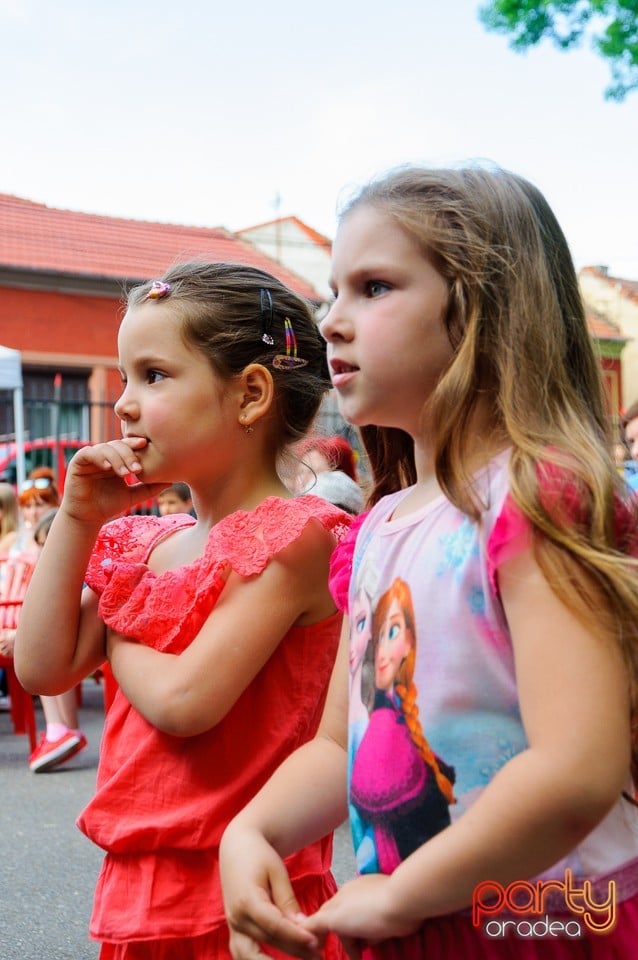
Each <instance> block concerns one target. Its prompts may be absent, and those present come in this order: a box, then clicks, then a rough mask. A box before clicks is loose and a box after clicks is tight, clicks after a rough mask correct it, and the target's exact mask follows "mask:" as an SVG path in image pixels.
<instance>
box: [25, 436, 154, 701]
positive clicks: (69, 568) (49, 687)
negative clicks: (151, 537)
mask: <svg viewBox="0 0 638 960" xmlns="http://www.w3.org/2000/svg"><path fill="white" fill-rule="evenodd" d="M145 442H146V441H144V440H142V438H131V439H130V440H116V441H113V442H111V443H102V444H97V445H95V446H92V447H83V448H82V449H81V450H79V451H78V452H77V453H76V454H75V456H74V457H73V459H72V460H71V462H70V463H69V467H68V471H67V475H66V482H65V487H64V497H63V500H62V504H61V506H60V509H59V510H58V513H57V514H56V516H55V518H54V521H53V524H52V526H51V530H50V531H49V535H48V537H47V539H46V542H45V544H44V547H43V549H42V552H41V554H40V556H39V557H38V561H37V563H36V566H35V570H34V572H33V576H32V578H31V582H30V583H29V587H28V590H27V595H26V597H25V601H24V605H23V608H22V611H21V614H20V621H19V626H18V632H17V636H16V643H15V666H16V672H17V674H18V676H19V678H20V682H21V683H22V685H23V686H24V687H25V688H26V689H27V690H29V691H30V692H31V693H39V694H48V695H54V694H57V693H62V692H63V691H65V690H68V689H70V688H71V687H73V686H75V684H76V683H79V682H80V681H81V680H82V679H83V678H84V677H85V676H87V674H88V673H91V672H92V671H93V670H95V669H96V668H97V667H99V666H100V664H102V663H103V662H104V660H105V659H106V653H105V649H104V637H105V634H104V626H103V624H102V622H101V621H100V620H99V619H98V616H97V597H96V596H95V594H94V593H93V592H92V591H91V590H88V589H85V590H83V589H82V585H83V583H84V575H85V573H86V568H87V565H88V562H89V558H90V556H91V551H92V549H93V546H94V544H95V540H96V538H97V535H98V533H99V531H100V529H101V527H102V525H103V524H104V523H105V522H106V521H107V520H109V519H111V518H112V517H113V516H116V515H117V514H119V513H121V512H122V511H124V510H126V509H128V508H130V507H131V506H133V505H134V504H135V503H138V502H139V501H140V500H143V499H146V498H148V497H150V496H153V494H154V493H155V492H157V491H158V489H161V488H162V487H163V485H162V484H154V485H145V484H140V485H138V486H137V487H129V486H127V484H126V483H125V481H124V477H125V476H126V475H127V474H130V473H131V472H133V473H135V472H136V471H137V470H138V469H139V465H138V466H137V467H136V466H135V464H136V455H135V450H136V449H138V448H140V447H142V446H143V445H144V444H145Z"/></svg>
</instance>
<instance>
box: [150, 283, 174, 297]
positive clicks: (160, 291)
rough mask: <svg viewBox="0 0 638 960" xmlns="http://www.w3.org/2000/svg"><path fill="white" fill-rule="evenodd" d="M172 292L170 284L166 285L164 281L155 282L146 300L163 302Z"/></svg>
mask: <svg viewBox="0 0 638 960" xmlns="http://www.w3.org/2000/svg"><path fill="white" fill-rule="evenodd" d="M170 292H171V285H170V283H164V281H163V280H153V283H152V284H151V289H150V290H149V291H148V293H147V294H146V298H145V299H146V300H161V299H162V297H166V296H167V295H168V294H169V293H170Z"/></svg>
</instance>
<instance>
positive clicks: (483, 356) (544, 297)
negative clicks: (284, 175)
mask: <svg viewBox="0 0 638 960" xmlns="http://www.w3.org/2000/svg"><path fill="white" fill-rule="evenodd" d="M362 205H365V206H371V207H373V208H375V209H377V210H378V211H380V212H381V213H383V214H385V215H387V216H389V217H391V218H392V219H393V220H394V221H395V222H396V223H397V224H398V226H400V227H401V229H403V230H404V231H405V232H406V233H407V234H408V235H409V236H410V237H411V238H412V239H413V240H414V241H415V242H416V243H417V244H418V246H419V247H420V249H421V250H422V251H423V254H424V256H427V257H428V258H429V259H430V261H431V262H433V263H434V265H435V267H436V268H437V270H438V271H439V272H440V273H441V275H442V276H443V277H444V278H445V280H446V281H447V284H448V289H449V303H448V307H447V312H446V316H445V324H446V327H447V331H448V336H449V340H450V343H451V345H452V347H453V349H454V355H453V357H452V359H451V361H450V363H449V366H448V368H447V369H446V370H445V371H444V373H443V374H442V376H441V378H440V381H439V383H438V385H437V388H436V390H435V392H434V394H433V395H432V396H431V398H430V399H429V400H428V403H427V413H428V424H429V428H428V429H429V430H430V431H431V432H430V435H429V439H430V440H431V442H432V445H433V450H434V458H435V469H436V475H437V479H438V482H439V484H440V486H441V488H442V489H443V490H444V492H445V493H446V495H447V496H448V498H449V499H450V500H451V502H452V503H454V504H455V505H456V506H457V507H458V508H459V509H461V510H462V511H463V512H465V513H466V514H467V515H468V516H470V517H472V518H473V519H475V520H477V521H478V520H479V519H480V516H481V513H482V511H483V510H484V508H485V505H484V504H482V503H481V502H480V500H478V499H477V496H476V494H475V492H474V491H473V489H472V483H471V477H470V476H469V475H468V467H467V465H466V452H467V450H468V449H469V448H470V443H471V440H472V436H471V433H472V429H473V426H472V425H473V421H474V417H475V415H476V413H477V410H478V407H479V404H480V403H485V402H487V403H488V404H489V409H490V410H491V411H492V415H493V421H492V423H493V434H492V436H493V438H494V439H495V441H496V442H497V444H498V445H500V446H502V447H503V448H505V447H509V448H510V449H511V458H510V468H509V469H510V484H511V491H512V496H513V498H514V500H515V501H516V503H517V504H518V506H519V507H520V509H521V511H522V512H523V514H524V515H525V516H526V517H527V518H528V519H529V521H530V523H531V525H532V529H533V531H534V534H535V536H534V548H535V554H536V557H537V560H538V562H539V564H540V566H541V569H542V570H543V572H544V573H545V575H546V577H547V578H548V581H549V583H550V584H551V585H552V589H553V590H554V591H555V593H556V594H557V595H558V596H559V598H560V599H561V600H562V601H563V602H564V603H565V604H566V605H567V606H568V607H569V608H570V610H572V612H573V613H574V614H575V615H576V616H578V617H579V618H580V619H581V620H582V621H583V622H586V623H587V624H588V626H589V627H593V628H594V629H597V630H599V631H600V632H601V633H602V634H603V635H604V636H606V637H607V638H608V640H609V641H610V642H614V643H619V644H620V646H621V648H622V651H623V654H624V656H625V660H626V662H627V665H628V668H629V674H630V687H631V702H632V716H633V717H634V734H635V733H636V725H635V718H636V713H637V707H638V577H637V567H638V561H637V560H636V559H635V558H633V557H632V556H631V555H632V554H634V555H635V554H636V552H637V545H638V507H637V504H638V498H634V497H631V496H630V495H629V493H628V491H627V490H626V487H625V486H624V484H623V481H622V478H621V477H620V475H619V473H618V471H617V469H616V468H615V465H614V463H613V459H612V423H611V417H610V416H609V414H608V412H607V407H606V403H605V394H604V387H603V382H602V375H601V370H600V363H599V360H598V358H597V357H596V355H595V352H594V347H593V344H592V340H591V337H590V334H589V332H588V329H587V324H586V321H585V311H584V305H583V302H582V298H581V295H580V290H579V285H578V279H577V276H576V271H575V269H574V264H573V261H572V258H571V255H570V252H569V248H568V245H567V241H566V239H565V236H564V234H563V232H562V230H561V227H560V225H559V224H558V221H557V220H556V217H555V215H554V213H553V212H552V210H551V208H550V207H549V205H548V203H547V201H546V200H545V198H544V197H543V195H542V194H541V193H540V191H539V190H538V189H537V188H536V187H535V186H533V185H532V184H531V183H529V182H528V181H527V180H525V179H524V178H522V177H520V176H517V175H516V174H513V173H510V172H508V171H505V170H502V169H498V168H489V169H488V168H484V167H481V166H478V165H477V166H466V167H463V168H459V169H428V168H422V167H405V168H400V169H398V170H395V171H391V172H390V173H389V174H386V175H385V176H383V177H381V178H379V179H377V180H374V181H372V182H371V183H370V184H368V185H367V186H366V187H364V188H363V189H362V190H361V191H360V192H359V193H358V194H356V195H355V196H354V197H353V198H352V199H351V200H350V201H349V203H348V204H347V206H346V207H345V208H344V209H343V211H342V213H341V218H342V219H343V218H344V217H347V216H348V214H349V213H350V212H351V211H352V210H354V209H356V208H358V207H360V206H362ZM361 436H362V441H363V444H364V446H365V448H366V452H367V454H368V457H369V462H370V465H371V468H372V471H373V475H374V486H373V489H372V493H371V502H373V503H374V502H376V501H377V500H378V499H379V498H380V497H381V496H383V495H384V494H386V493H390V492H392V491H394V490H397V489H400V488H402V487H405V486H407V485H409V484H411V483H413V482H414V481H415V479H416V471H415V464H414V450H413V443H412V439H411V438H410V437H409V436H408V435H407V434H406V433H403V432H402V431H400V430H396V429H389V428H382V427H375V426H367V427H363V428H362V429H361ZM637 755H638V749H637V748H636V738H635V736H634V774H636V772H638V766H637V765H636V757H637ZM637 782H638V780H637Z"/></svg>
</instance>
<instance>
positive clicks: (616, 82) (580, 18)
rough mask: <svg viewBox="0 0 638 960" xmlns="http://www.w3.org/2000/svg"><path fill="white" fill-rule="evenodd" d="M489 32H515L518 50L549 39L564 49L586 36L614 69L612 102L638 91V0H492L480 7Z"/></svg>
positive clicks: (513, 42) (609, 94)
mask: <svg viewBox="0 0 638 960" xmlns="http://www.w3.org/2000/svg"><path fill="white" fill-rule="evenodd" d="M479 18H480V20H481V22H482V23H483V24H484V26H486V27H487V29H488V30H493V31H495V32H497V33H506V34H511V36H512V39H511V41H510V46H511V47H512V48H513V49H514V50H527V49H528V48H529V47H533V46H535V45H536V44H537V43H539V42H540V41H541V40H542V39H544V38H548V39H550V40H552V41H553V43H554V44H555V45H556V46H557V47H559V48H560V49H562V50H568V49H569V48H570V47H574V46H577V45H578V44H579V43H581V42H582V40H583V38H584V37H587V38H588V39H589V40H590V41H591V44H592V47H593V48H594V50H595V51H596V52H597V53H598V54H599V55H600V56H601V57H605V58H606V59H607V60H608V61H609V64H610V67H611V77H612V82H611V84H610V85H609V86H608V87H607V89H606V90H605V97H606V98H607V99H608V100H618V101H621V100H624V99H625V97H626V96H627V94H628V93H629V92H630V91H631V90H636V89H638V0H492V2H490V3H486V4H484V5H483V6H482V7H481V8H480V9H479Z"/></svg>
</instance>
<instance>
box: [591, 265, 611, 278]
mask: <svg viewBox="0 0 638 960" xmlns="http://www.w3.org/2000/svg"><path fill="white" fill-rule="evenodd" d="M594 270H598V272H599V273H602V275H603V277H608V276H609V267H608V266H607V264H606V263H597V264H596V266H595V267H594Z"/></svg>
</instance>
